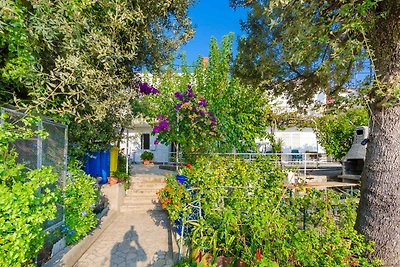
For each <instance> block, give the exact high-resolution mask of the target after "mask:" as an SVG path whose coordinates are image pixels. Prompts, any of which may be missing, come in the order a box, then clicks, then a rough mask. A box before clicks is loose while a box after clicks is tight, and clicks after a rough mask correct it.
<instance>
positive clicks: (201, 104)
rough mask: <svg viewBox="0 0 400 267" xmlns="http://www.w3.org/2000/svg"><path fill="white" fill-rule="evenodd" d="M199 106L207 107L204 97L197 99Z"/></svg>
mask: <svg viewBox="0 0 400 267" xmlns="http://www.w3.org/2000/svg"><path fill="white" fill-rule="evenodd" d="M199 106H203V107H207V106H208V104H207V103H206V100H205V99H204V98H202V99H200V100H199Z"/></svg>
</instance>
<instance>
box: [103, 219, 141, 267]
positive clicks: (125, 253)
mask: <svg viewBox="0 0 400 267" xmlns="http://www.w3.org/2000/svg"><path fill="white" fill-rule="evenodd" d="M146 260H147V255H146V253H145V251H144V249H143V247H142V246H141V245H140V243H139V235H138V234H137V232H136V230H135V229H134V226H131V229H130V230H129V231H127V232H126V233H125V235H124V238H123V240H122V242H119V243H116V244H115V245H114V246H113V248H112V250H111V256H110V267H115V266H117V265H118V266H129V267H136V266H137V263H138V262H144V261H146Z"/></svg>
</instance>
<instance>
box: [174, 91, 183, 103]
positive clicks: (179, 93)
mask: <svg viewBox="0 0 400 267" xmlns="http://www.w3.org/2000/svg"><path fill="white" fill-rule="evenodd" d="M175 97H176V98H177V99H179V100H180V101H183V94H182V93H181V92H176V93H175Z"/></svg>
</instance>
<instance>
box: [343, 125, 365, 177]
mask: <svg viewBox="0 0 400 267" xmlns="http://www.w3.org/2000/svg"><path fill="white" fill-rule="evenodd" d="M367 138H368V127H367V126H360V127H357V128H356V129H355V130H354V138H353V144H352V145H351V148H350V150H349V151H348V152H347V154H346V156H344V157H343V159H342V160H343V171H342V172H343V173H342V175H341V176H340V177H341V178H345V179H356V180H359V179H360V176H361V173H362V170H363V168H364V160H365V154H366V150H367V145H363V144H362V142H363V140H365V139H367Z"/></svg>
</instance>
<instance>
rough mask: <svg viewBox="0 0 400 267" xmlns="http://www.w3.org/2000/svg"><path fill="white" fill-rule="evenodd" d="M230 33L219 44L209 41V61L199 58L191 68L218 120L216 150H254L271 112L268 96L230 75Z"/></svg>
mask: <svg viewBox="0 0 400 267" xmlns="http://www.w3.org/2000/svg"><path fill="white" fill-rule="evenodd" d="M232 42H233V34H232V33H231V34H230V35H226V36H224V38H223V40H222V42H221V44H220V45H218V42H217V40H216V39H215V38H212V39H211V41H210V52H209V63H208V65H205V64H203V62H202V60H201V59H199V61H198V62H197V67H196V69H195V71H194V74H195V76H194V79H195V82H194V84H196V86H197V87H196V88H197V91H198V92H199V93H200V94H202V95H203V96H204V97H205V98H206V99H207V101H208V103H209V105H210V109H211V111H212V112H213V113H214V114H215V116H216V117H217V118H218V121H219V123H220V124H219V127H218V132H219V134H220V135H221V136H222V140H221V141H220V142H219V144H218V151H221V152H225V151H226V152H231V151H232V149H233V148H236V150H237V151H240V152H246V151H247V150H254V149H255V143H254V142H255V139H256V138H257V137H262V136H264V134H265V127H266V123H267V121H266V118H267V117H268V116H267V114H268V112H270V109H271V107H270V105H269V103H268V102H269V101H268V98H267V96H265V95H264V94H263V93H262V92H261V91H259V90H258V89H257V88H255V87H251V86H247V85H244V84H242V83H240V82H239V80H238V79H237V78H235V77H232V75H231V74H230V69H231V66H232Z"/></svg>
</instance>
